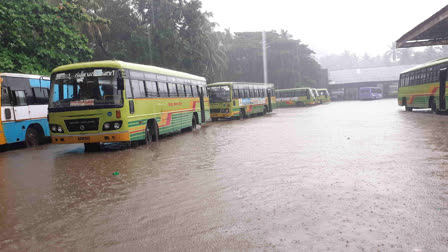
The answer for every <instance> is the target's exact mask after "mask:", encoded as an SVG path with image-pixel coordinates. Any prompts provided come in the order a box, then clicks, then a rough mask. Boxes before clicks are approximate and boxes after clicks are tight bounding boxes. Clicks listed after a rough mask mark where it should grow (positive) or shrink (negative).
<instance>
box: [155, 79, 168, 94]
mask: <svg viewBox="0 0 448 252" xmlns="http://www.w3.org/2000/svg"><path fill="white" fill-rule="evenodd" d="M157 84H158V87H159V95H160V97H168V87H167V86H166V82H158V83H157Z"/></svg>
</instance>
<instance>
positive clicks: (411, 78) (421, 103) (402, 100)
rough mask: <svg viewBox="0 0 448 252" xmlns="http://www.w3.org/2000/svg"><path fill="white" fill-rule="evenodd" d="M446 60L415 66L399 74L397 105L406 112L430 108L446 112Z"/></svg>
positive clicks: (447, 65) (447, 60)
mask: <svg viewBox="0 0 448 252" xmlns="http://www.w3.org/2000/svg"><path fill="white" fill-rule="evenodd" d="M447 67H448V58H445V59H440V60H435V61H432V62H429V63H426V64H423V65H419V66H416V67H414V68H411V69H409V70H407V71H404V72H403V73H401V74H400V80H399V84H398V105H399V106H404V107H405V109H406V111H412V110H413V109H415V108H416V109H418V108H431V110H432V111H433V112H438V111H445V110H446V69H447Z"/></svg>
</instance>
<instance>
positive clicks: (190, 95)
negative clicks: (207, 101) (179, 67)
mask: <svg viewBox="0 0 448 252" xmlns="http://www.w3.org/2000/svg"><path fill="white" fill-rule="evenodd" d="M185 90H186V92H187V97H192V96H193V93H192V90H191V85H185Z"/></svg>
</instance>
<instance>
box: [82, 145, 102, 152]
mask: <svg viewBox="0 0 448 252" xmlns="http://www.w3.org/2000/svg"><path fill="white" fill-rule="evenodd" d="M100 149H101V145H100V143H84V151H85V152H97V151H100Z"/></svg>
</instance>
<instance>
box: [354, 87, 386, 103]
mask: <svg viewBox="0 0 448 252" xmlns="http://www.w3.org/2000/svg"><path fill="white" fill-rule="evenodd" d="M382 98H383V91H382V90H381V88H379V87H360V88H359V99H360V100H376V99H382Z"/></svg>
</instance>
